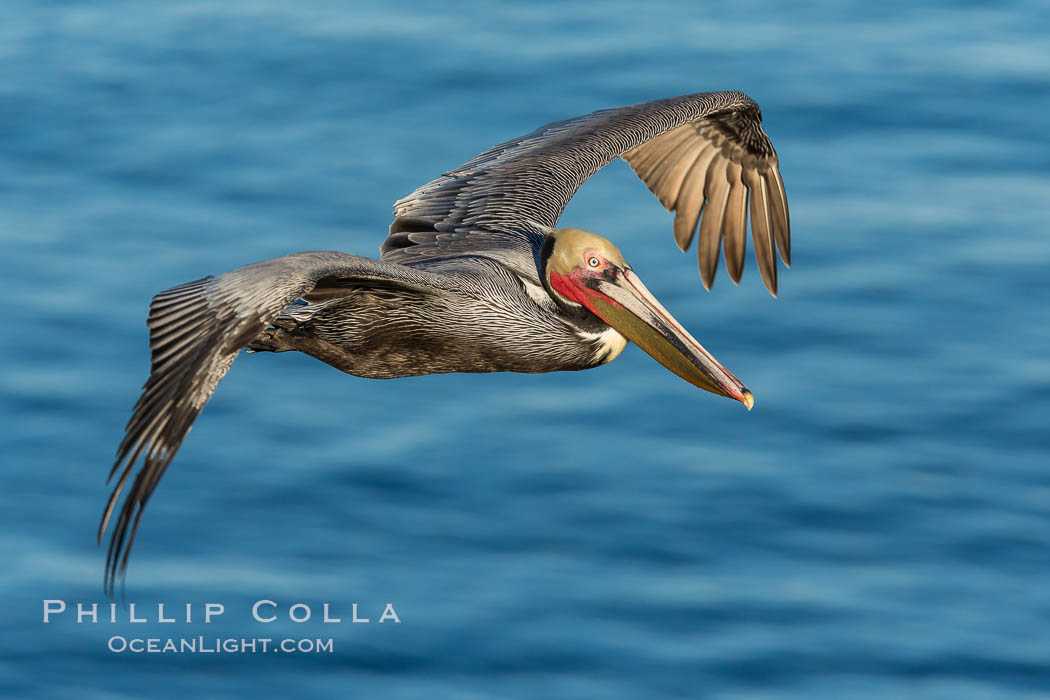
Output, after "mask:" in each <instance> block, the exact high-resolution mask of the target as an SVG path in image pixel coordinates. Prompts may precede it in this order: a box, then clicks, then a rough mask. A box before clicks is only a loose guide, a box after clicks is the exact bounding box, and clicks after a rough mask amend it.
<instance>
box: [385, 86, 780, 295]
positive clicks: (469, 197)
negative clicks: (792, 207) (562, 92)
mask: <svg viewBox="0 0 1050 700" xmlns="http://www.w3.org/2000/svg"><path fill="white" fill-rule="evenodd" d="M761 122H762V117H761V112H760V111H759V108H758V105H757V104H755V102H754V101H752V100H751V98H749V97H748V96H747V95H745V94H743V93H741V92H707V93H698V94H694V95H684V96H682V97H673V98H669V99H665V100H656V101H653V102H645V103H642V104H637V105H631V106H628V107H620V108H616V109H607V110H603V111H599V112H594V113H592V114H588V115H585V116H582V117H576V118H574V119H567V120H564V121H559V122H554V123H551V124H548V125H546V126H543V127H540V128H539V129H537V130H535V131H533V132H532V133H530V134H527V135H525V136H522V137H520V138H517V139H512V140H510V141H507V142H505V143H502V144H500V145H498V146H495V147H494V148H491V149H489V150H487V151H485V152H484V153H482V154H480V155H478V156H477V157H475V158H474V159H472V160H471V161H469V162H468V163H466V164H464V165H462V166H461V167H459V168H456V169H455V170H452V171H450V172H448V173H445V174H444V175H442V176H441V177H439V178H437V179H435V180H433V181H431V182H429V183H427V184H426V185H423V186H422V187H420V188H419V189H417V190H416V191H414V192H413V193H411V194H410V195H408V196H407V197H405V198H403V199H401V200H399V201H398V202H397V203H396V204H395V205H394V215H395V217H396V218H395V220H394V223H393V224H392V225H391V227H390V235H389V236H388V238H387V239H386V241H385V242H384V243H383V246H382V248H381V250H382V254H383V260H389V261H390V262H397V263H403V264H409V265H411V264H414V263H419V262H425V261H428V260H433V259H441V258H448V257H455V256H458V255H490V256H492V257H496V258H498V259H499V260H500V261H501V262H503V263H504V264H506V265H507V266H508V267H511V268H512V269H514V270H515V271H516V272H518V273H519V274H522V275H529V276H531V277H533V278H535V276H536V269H535V268H536V257H537V252H538V250H539V245H540V243H541V241H542V232H543V230H544V229H545V228H553V227H555V226H556V225H557V223H558V219H559V217H560V216H561V213H562V211H563V210H564V208H565V206H566V205H567V204H568V202H569V200H570V199H571V198H572V196H573V195H574V194H575V193H576V190H577V189H579V187H580V186H581V185H582V184H583V183H584V182H585V181H586V180H587V178H589V177H590V176H591V175H593V174H594V173H596V172H597V171H598V170H600V169H601V168H602V167H604V166H605V165H606V164H608V163H609V162H611V161H612V160H614V159H616V158H619V157H623V158H624V159H625V160H626V161H627V162H628V163H629V164H630V165H631V167H632V168H633V169H634V171H635V172H636V173H637V174H638V176H639V177H640V178H641V179H642V180H643V181H644V182H645V184H646V185H647V186H648V187H649V189H650V190H652V191H653V193H654V194H656V196H657V198H658V199H659V200H660V203H661V204H663V205H664V207H666V208H667V209H668V210H670V211H675V212H676V216H675V222H674V236H675V241H676V242H677V243H678V245H679V247H681V248H682V250H685V249H687V248H688V247H689V245H690V243H691V242H692V240H693V238H694V237H695V236H696V231H697V226H698V225H699V226H700V246H699V254H698V255H699V261H700V270H701V276H702V278H703V281H704V285H705V286H706V287H710V285H711V283H712V282H713V280H714V270H715V266H716V265H717V262H718V251H719V250H720V249H721V247H722V241H723V239H724V240H725V252H726V267H727V268H728V270H729V274H730V277H732V279H733V280H734V281H739V279H740V275H741V272H742V270H743V263H744V260H743V256H744V250H745V243H744V238H745V234H746V229H747V219H748V213H747V212H748V204H747V199H748V197H747V195H748V192H749V191H750V192H751V196H752V197H755V196H756V195H755V192H754V190H755V187H756V183H758V184H760V185H762V186H763V188H764V190H763V194H762V196H761V199H759V200H758V201H755V202H754V203H753V204H752V206H751V211H752V229H753V235H754V237H755V238H756V240H760V241H761V245H759V244H757V243H756V250H755V253H756V256H757V258H758V261H759V269H760V270H761V272H762V279H763V281H764V282H765V284H766V287H768V288H769V290H770V292H771V293H774V294H775V293H776V262H775V259H774V253H773V251H774V250H775V249H776V248H777V247H779V249H780V255H781V258H782V259H783V260H784V262H785V263H788V262H789V260H790V248H789V231H790V224H789V219H788V208H787V197H786V195H785V194H784V186H783V180H782V178H781V177H780V173H779V171H778V169H777V156H776V152H775V151H774V150H773V146H772V144H770V142H769V138H768V137H767V136H766V133H765V131H763V130H762V123H761ZM712 197H713V198H714V203H712ZM754 211H760V212H761V214H762V216H763V217H764V222H763V221H760V222H759V228H758V229H757V232H756V230H755V222H754V213H753V212H754ZM701 213H702V216H701ZM770 240H771V241H772V243H770V244H767V243H769V241H770Z"/></svg>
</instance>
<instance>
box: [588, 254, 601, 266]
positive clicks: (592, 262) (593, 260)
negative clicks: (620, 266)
mask: <svg viewBox="0 0 1050 700" xmlns="http://www.w3.org/2000/svg"><path fill="white" fill-rule="evenodd" d="M587 264H588V265H590V266H591V267H598V266H599V265H601V264H602V261H601V260H599V259H598V256H596V255H592V256H591V257H590V259H589V260H588V261H587Z"/></svg>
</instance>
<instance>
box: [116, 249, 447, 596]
mask: <svg viewBox="0 0 1050 700" xmlns="http://www.w3.org/2000/svg"><path fill="white" fill-rule="evenodd" d="M437 280H439V277H438V276H436V275H432V274H430V273H426V272H423V271H418V270H412V269H409V268H405V267H402V266H400V265H392V264H389V263H384V262H381V261H377V260H370V259H368V258H362V257H358V256H356V255H347V254H345V253H336V252H307V253H297V254H295V255H289V256H287V257H284V258H277V259H274V260H266V261H263V262H259V263H255V264H252V265H247V266H245V267H242V268H239V269H237V270H234V271H232V272H227V273H226V274H223V275H219V276H218V277H205V278H204V279H200V280H196V281H194V282H187V283H186V284H180V285H179V286H177V287H173V288H171V289H168V290H166V291H163V292H161V293H160V294H158V295H157V296H155V297H154V298H153V302H152V303H151V304H150V312H149V320H148V321H147V326H149V329H150V350H151V351H152V357H151V367H150V376H149V379H147V380H146V384H145V385H144V386H143V388H142V395H141V396H140V397H139V400H138V402H137V403H136V404H135V408H134V411H133V412H132V416H131V420H129V421H128V424H127V427H126V428H125V431H126V432H125V436H124V440H123V441H122V442H121V443H120V447H119V448H117V455H116V461H115V462H114V464H113V468H112V469H111V470H110V474H109V478H110V479H112V478H113V477H114V476H116V475H117V474H118V473H119V477H118V479H117V483H116V484H115V485H114V487H113V492H112V494H111V495H110V497H109V501H108V503H107V504H106V509H105V511H104V512H103V514H102V519H101V522H100V523H99V529H98V539H99V542H101V541H102V536H103V534H104V533H105V530H106V526H107V524H108V523H109V520H110V518H111V516H112V515H113V513H114V510H115V509H116V506H117V501H118V500H119V498H120V495H121V492H122V491H123V489H124V486H125V484H127V482H128V480H129V479H130V478H131V475H132V472H133V471H134V467H135V464H136V462H138V460H139V459H140V458H141V460H142V467H141V469H139V471H138V473H137V474H136V475H135V479H134V482H133V483H132V486H131V490H130V492H129V493H128V495H127V497H126V498H125V499H124V503H123V505H122V506H121V508H120V511H119V514H118V516H117V519H116V523H115V525H114V527H113V534H112V537H111V539H110V542H109V551H108V554H107V557H106V590H107V591H108V592H109V593H111V594H112V592H113V586H114V583H115V580H116V579H117V578H118V577H120V576H121V575H122V574H123V572H124V570H125V569H126V567H127V563H128V555H129V553H130V552H131V545H132V543H133V542H134V539H135V533H136V531H137V530H138V525H139V522H140V521H141V519H142V513H143V509H144V508H145V506H146V502H147V501H148V500H149V497H150V496H151V495H152V494H153V490H154V489H155V488H156V486H157V483H158V482H159V481H160V478H161V477H162V476H163V475H164V472H165V470H166V469H167V468H168V465H169V464H171V460H172V459H173V458H174V457H175V453H176V452H177V451H178V449H179V446H180V445H181V444H182V441H183V440H184V439H185V438H186V434H187V433H188V432H189V430H190V427H191V426H192V425H193V421H194V420H195V419H196V418H197V414H199V413H200V411H201V409H202V408H203V407H204V404H205V403H207V401H208V399H209V398H210V397H211V395H212V393H213V392H214V391H215V387H216V386H217V385H218V383H219V381H220V380H221V379H222V378H223V376H224V375H225V374H226V372H227V370H229V368H230V365H231V364H233V361H234V359H235V358H236V357H237V353H239V352H240V350H241V348H243V347H244V346H245V345H247V344H248V343H249V342H251V341H252V340H253V339H254V338H255V337H256V336H258V335H259V333H261V332H262V331H263V330H264V329H265V328H266V327H267V326H268V325H269V324H270V322H272V321H273V320H274V319H275V318H276V317H277V315H278V314H279V313H280V312H281V311H283V310H284V309H285V308H287V307H288V305H289V304H291V303H292V302H293V301H295V300H296V299H298V298H300V297H304V296H309V295H310V294H311V293H312V294H317V295H322V296H332V295H336V294H339V293H344V294H345V293H349V291H350V289H352V288H353V287H354V286H362V285H369V284H375V283H382V284H384V285H398V286H404V287H410V288H412V289H415V290H427V291H429V292H436V291H437V289H438V288H439V287H440V286H441V284H439V283H438V282H437Z"/></svg>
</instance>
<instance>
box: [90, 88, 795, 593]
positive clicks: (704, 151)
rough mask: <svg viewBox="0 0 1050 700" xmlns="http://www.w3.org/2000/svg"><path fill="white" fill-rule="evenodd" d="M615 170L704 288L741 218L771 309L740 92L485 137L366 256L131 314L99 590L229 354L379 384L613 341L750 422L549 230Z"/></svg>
mask: <svg viewBox="0 0 1050 700" xmlns="http://www.w3.org/2000/svg"><path fill="white" fill-rule="evenodd" d="M616 158H623V159H624V160H626V161H627V163H628V164H630V166H631V168H632V169H633V170H634V172H635V173H636V174H637V175H638V177H639V178H641V180H642V181H643V182H645V184H646V186H648V188H649V189H650V190H651V191H652V192H653V194H655V195H656V196H657V198H658V199H659V200H660V203H661V204H662V205H663V206H664V207H665V208H666V209H667V210H669V211H674V212H675V219H674V239H675V242H676V243H677V244H678V247H679V248H681V249H682V250H683V251H685V250H687V249H688V248H689V246H690V244H691V243H692V242H693V239H694V238H697V235H696V234H697V231H698V230H699V237H698V244H697V248H698V257H699V265H700V276H701V279H702V281H703V284H704V287H706V288H708V289H709V288H710V287H711V284H712V282H713V281H714V278H715V269H716V267H717V264H718V259H719V255H720V250H721V249H723V248H724V250H725V264H726V270H727V271H728V273H729V276H730V278H732V280H733V281H734V282H739V281H740V276H741V273H742V272H743V268H744V252H745V246H746V243H745V235H746V230H747V220H748V218H750V220H751V235H752V240H753V241H754V247H755V258H756V260H757V261H758V269H759V271H760V273H761V276H762V281H763V282H764V283H765V285H766V288H767V289H768V290H769V292H770V293H771V294H773V295H774V296H775V295H776V290H777V263H776V259H775V255H776V253H775V251H777V250H779V253H780V258H781V260H782V261H783V262H784V264H785V265H788V264H790V248H789V219H788V205H787V199H786V196H785V193H784V183H783V180H782V179H781V176H780V171H779V170H778V166H777V156H776V152H775V151H774V150H773V146H772V144H771V143H770V142H769V138H768V137H767V136H766V133H765V131H763V129H762V115H761V112H760V111H759V107H758V105H757V104H756V103H755V102H754V101H752V100H751V99H750V98H749V97H748V96H747V95H745V94H743V93H741V92H707V93H699V94H694V95H684V96H682V97H672V98H668V99H663V100H655V101H652V102H645V103H642V104H636V105H631V106H627V107H620V108H617V109H606V110H602V111H598V112H594V113H592V114H588V115H585V116H582V117H576V118H574V119H566V120H564V121H558V122H553V123H551V124H548V125H546V126H542V127H540V128H539V129H536V130H535V131H533V132H532V133H530V134H527V135H525V136H522V137H520V138H516V139H512V140H510V141H507V142H505V143H501V144H500V145H498V146H495V147H494V148H491V149H489V150H487V151H485V152H484V153H482V154H481V155H479V156H477V157H476V158H474V159H473V160H471V161H470V162H468V163H466V164H464V165H462V166H461V167H459V168H457V169H455V170H452V171H450V172H447V173H445V174H444V175H442V176H441V177H439V178H437V179H436V180H433V181H431V182H429V183H427V184H425V185H423V186H422V187H420V188H419V189H417V190H416V191H415V192H412V193H411V194H409V195H408V196H407V197H405V198H404V199H401V200H400V201H398V202H397V203H396V204H395V205H394V221H393V223H392V224H391V225H390V231H389V235H388V236H387V238H386V240H385V241H384V242H383V245H382V247H381V248H380V252H381V255H380V258H379V259H378V260H373V259H370V258H363V257H359V256H357V255H348V254H346V253H338V252H333V251H313V252H304V253H296V254H294V255H289V256H287V257H283V258H276V259H273V260H265V261H262V262H257V263H254V264H251V265H246V266H245V267H241V268H239V269H236V270H233V271H231V272H227V273H224V274H221V275H217V276H209V277H204V278H202V279H199V280H196V281H194V282H187V283H185V284H180V285H179V286H177V287H172V288H171V289H168V290H166V291H163V292H161V293H159V294H157V295H156V296H155V297H154V298H153V301H152V303H151V304H150V309H149V320H148V321H147V326H148V327H149V346H150V351H151V355H152V356H151V367H150V375H149V379H148V380H147V381H146V383H145V385H144V386H143V390H142V395H141V397H140V398H139V400H138V403H136V404H135V408H134V411H133V413H132V416H131V420H130V421H129V422H128V424H127V427H126V434H125V437H124V440H123V441H122V442H121V443H120V447H119V448H118V449H117V455H116V462H115V463H114V465H113V468H112V470H111V471H110V479H111V480H112V478H113V477H114V476H117V475H119V476H118V478H117V481H116V484H115V485H114V488H113V492H112V495H111V496H110V498H109V502H108V503H107V504H106V508H105V511H104V513H103V515H102V520H101V523H100V525H99V530H98V539H99V542H100V543H101V541H102V536H103V534H104V532H105V530H106V526H107V524H108V523H109V520H110V517H111V516H112V515H113V514H114V512H116V514H117V517H116V521H115V525H114V529H113V533H112V537H111V539H110V543H109V551H108V554H107V558H106V587H107V590H108V591H109V592H110V593H112V591H113V585H114V581H115V579H116V578H120V577H122V576H123V574H124V572H125V570H126V568H127V563H128V554H129V552H130V551H131V546H132V543H133V541H134V538H135V532H136V531H137V529H138V525H139V522H140V520H141V518H142V513H143V509H144V508H145V506H146V502H147V501H148V500H149V498H150V496H151V495H152V494H153V491H154V489H155V488H156V487H157V483H158V482H159V481H160V478H161V477H162V476H163V475H164V471H165V470H166V469H167V468H168V465H169V464H170V463H171V460H172V458H173V457H174V456H175V453H176V451H177V450H178V449H179V446H180V445H181V444H182V441H183V440H184V439H185V437H186V434H187V433H188V432H189V430H190V427H191V425H192V424H193V421H194V419H196V417H197V414H198V413H200V410H201V408H203V407H204V404H205V403H206V402H207V401H208V399H209V398H210V397H211V395H212V392H213V391H215V387H216V386H217V385H218V383H219V381H220V380H221V379H222V377H223V375H225V374H226V371H227V370H228V369H229V368H230V365H231V364H232V363H233V360H234V358H235V357H236V356H237V354H238V353H239V352H240V351H241V349H242V348H247V349H248V350H249V352H286V351H289V350H297V351H299V352H304V353H306V354H308V355H312V356H314V357H316V358H317V359H319V360H321V361H322V362H326V363H328V364H330V365H332V366H333V367H335V368H336V369H340V370H342V371H344V372H347V373H348V374H353V375H356V376H358V377H371V378H377V379H389V378H393V377H408V376H414V375H421V374H435V373H441V372H553V371H557V370H581V369H589V368H591V367H597V366H599V365H603V364H605V363H607V362H610V361H612V360H614V359H616V357H617V356H618V355H619V354H620V353H621V352H622V351H623V349H624V346H625V345H626V344H627V341H632V342H634V343H637V344H638V346H639V347H641V348H642V350H644V351H645V352H646V353H648V354H649V355H651V356H652V357H653V358H654V359H655V360H656V361H658V362H659V363H661V364H662V365H664V366H665V367H666V368H667V369H669V370H671V371H672V372H674V373H675V374H677V375H678V376H679V377H681V378H682V379H684V380H686V381H687V382H690V383H691V384H694V385H696V386H698V387H700V388H701V389H705V390H707V391H710V392H713V393H715V394H720V395H722V396H727V397H730V398H733V399H736V400H737V401H740V402H742V403H743V404H744V405H745V406H746V407H747V408H748V409H750V408H751V405H752V403H753V402H754V397H753V396H752V395H751V392H750V391H748V390H747V388H746V387H745V386H744V385H743V384H742V383H741V382H740V380H739V379H737V378H736V377H734V376H733V375H732V374H731V373H730V372H729V370H727V369H726V368H725V367H723V366H722V365H721V364H720V363H719V362H718V361H717V360H716V359H715V358H714V357H713V356H712V355H711V354H710V353H709V352H708V351H707V350H705V349H704V348H703V347H702V346H701V345H700V343H698V342H697V341H696V340H695V339H694V338H693V336H691V335H690V334H689V333H688V331H686V330H685V328H683V327H682V325H681V324H680V323H678V322H677V321H676V320H675V319H674V318H673V317H672V316H671V314H670V313H668V312H667V310H666V309H665V308H664V307H663V306H662V305H661V304H660V302H659V301H657V300H656V298H655V297H654V296H653V295H652V294H651V293H650V292H649V290H648V289H646V287H645V285H644V284H642V281H641V279H640V278H639V277H638V275H637V274H636V273H635V271H634V269H633V268H632V267H631V266H630V265H629V264H628V263H627V261H626V260H625V259H624V256H623V255H622V254H621V253H620V251H619V250H618V249H617V248H616V246H614V245H613V244H612V243H610V242H609V241H608V240H606V239H605V238H602V237H601V236H599V235H597V234H594V233H589V232H587V231H583V230H580V229H576V228H559V227H558V219H559V218H560V216H561V213H562V210H563V209H564V208H565V206H566V205H567V204H568V202H569V200H570V199H571V198H572V196H573V195H574V194H575V193H576V190H577V189H578V188H579V187H580V185H582V184H583V183H584V181H586V180H587V178H589V177H590V176H591V175H593V174H594V173H595V172H597V171H598V170H599V169H601V168H602V167H604V166H605V165H606V164H608V163H609V162H611V161H612V160H614V159H616ZM749 214H750V217H749ZM140 458H141V467H140V468H139V469H138V472H137V473H135V478H134V481H133V483H132V485H131V488H130V491H129V493H128V495H127V496H126V498H125V499H124V501H123V504H121V507H120V508H119V510H117V508H116V506H117V503H118V501H119V498H120V494H121V492H122V491H123V489H124V487H125V485H126V484H127V482H128V479H130V478H131V476H132V473H133V472H134V471H135V469H134V467H135V465H136V463H138V462H139V461H140Z"/></svg>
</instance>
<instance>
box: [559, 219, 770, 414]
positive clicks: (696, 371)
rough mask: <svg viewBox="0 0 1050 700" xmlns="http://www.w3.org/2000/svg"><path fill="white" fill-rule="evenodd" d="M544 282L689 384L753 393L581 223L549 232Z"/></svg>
mask: <svg viewBox="0 0 1050 700" xmlns="http://www.w3.org/2000/svg"><path fill="white" fill-rule="evenodd" d="M542 258H543V263H544V270H543V274H544V282H545V283H546V285H547V289H548V291H549V292H550V293H551V295H552V296H553V297H554V298H555V299H556V300H557V301H558V302H559V303H560V304H562V305H563V306H564V307H566V308H567V309H570V310H574V311H579V312H584V310H586V312H590V313H592V314H594V315H595V316H597V317H598V318H600V319H601V320H602V321H604V322H605V323H606V324H608V325H609V326H611V327H612V328H614V329H616V331H617V332H619V333H620V334H621V335H623V336H624V337H625V338H627V339H628V340H630V341H632V342H634V343H636V344H637V345H638V347H640V348H641V349H642V350H644V351H645V352H646V353H648V354H649V355H650V356H652V357H653V359H655V360H656V361H657V362H659V363H660V364H662V365H663V366H664V367H666V368H667V369H669V370H671V371H672V372H674V373H675V374H677V375H678V376H679V377H681V378H682V379H684V380H686V381H687V382H689V383H690V384H693V385H695V386H698V387H700V388H701V389H704V390H706V391H710V392H712V393H715V394H719V395H721V396H727V397H729V398H732V399H736V400H737V401H740V402H742V403H743V404H744V405H745V406H747V408H748V410H751V406H752V405H753V404H754V402H755V398H754V396H752V394H751V392H750V391H748V390H747V387H745V386H744V385H743V384H742V383H741V382H740V380H739V379H737V378H736V377H734V376H733V375H732V373H730V372H729V370H727V369H726V368H725V367H723V366H722V365H721V363H719V362H718V360H716V359H715V358H714V357H713V356H712V355H711V353H709V352H708V351H707V350H705V349H704V348H703V346H702V345H700V343H698V342H697V341H696V339H695V338H693V336H691V335H689V332H688V331H686V330H685V328H683V327H682V325H681V324H680V323H678V321H676V320H675V319H674V318H673V317H672V316H671V314H670V313H668V312H667V309H665V308H664V307H663V305H661V304H660V302H659V301H657V300H656V297H654V296H653V295H652V293H651V292H650V291H649V290H648V289H646V287H645V285H644V284H642V281H641V280H640V279H638V277H637V275H635V274H634V270H632V269H631V266H630V265H628V264H627V261H626V260H624V257H623V254H622V253H620V251H619V250H618V249H617V248H616V246H614V245H613V244H612V243H610V242H609V241H608V240H606V239H605V238H602V237H601V236H599V235H598V234H596V233H591V232H590V231H582V230H580V229H576V228H564V229H558V230H555V231H553V232H552V233H549V234H548V235H547V240H546V242H545V245H544V249H543V256H542Z"/></svg>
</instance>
